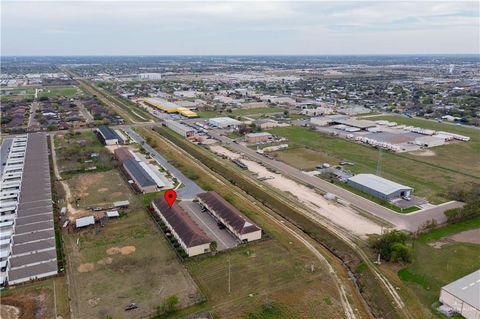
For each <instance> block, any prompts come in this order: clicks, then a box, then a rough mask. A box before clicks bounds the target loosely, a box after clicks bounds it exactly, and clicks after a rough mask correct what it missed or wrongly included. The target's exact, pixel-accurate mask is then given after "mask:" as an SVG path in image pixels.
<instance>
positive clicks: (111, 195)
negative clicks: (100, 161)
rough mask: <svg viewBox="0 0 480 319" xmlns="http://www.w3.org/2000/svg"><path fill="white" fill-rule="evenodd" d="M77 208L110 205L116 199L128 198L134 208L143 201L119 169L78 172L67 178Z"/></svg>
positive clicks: (139, 205) (139, 206)
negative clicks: (131, 188) (129, 185)
mask: <svg viewBox="0 0 480 319" xmlns="http://www.w3.org/2000/svg"><path fill="white" fill-rule="evenodd" d="M67 183H68V185H69V188H70V191H71V193H72V197H73V198H74V199H77V201H76V203H77V204H78V206H77V208H81V209H88V208H91V207H109V206H111V204H112V203H113V202H115V201H121V200H128V201H130V203H131V204H132V207H133V208H138V209H140V208H141V207H142V203H141V202H140V201H139V200H138V198H137V197H138V196H137V195H135V194H134V193H133V192H132V191H131V190H130V189H129V187H128V185H127V183H126V181H125V180H124V178H123V176H122V175H121V173H120V172H119V171H118V170H110V171H107V172H99V173H85V174H78V175H75V176H73V177H72V178H70V179H68V180H67Z"/></svg>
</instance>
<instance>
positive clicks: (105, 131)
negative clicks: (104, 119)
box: [98, 125, 118, 140]
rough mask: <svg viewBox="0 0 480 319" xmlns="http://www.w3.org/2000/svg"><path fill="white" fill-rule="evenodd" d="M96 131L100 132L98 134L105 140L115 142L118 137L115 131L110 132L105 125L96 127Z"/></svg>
mask: <svg viewBox="0 0 480 319" xmlns="http://www.w3.org/2000/svg"><path fill="white" fill-rule="evenodd" d="M98 130H99V131H100V134H102V135H103V138H104V139H105V140H116V139H118V136H117V134H116V133H115V131H114V130H112V129H111V128H109V127H108V126H106V125H100V126H99V127H98Z"/></svg>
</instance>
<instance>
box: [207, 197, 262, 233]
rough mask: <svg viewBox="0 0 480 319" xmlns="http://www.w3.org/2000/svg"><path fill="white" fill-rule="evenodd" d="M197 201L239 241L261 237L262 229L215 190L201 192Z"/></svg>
mask: <svg viewBox="0 0 480 319" xmlns="http://www.w3.org/2000/svg"><path fill="white" fill-rule="evenodd" d="M198 201H199V203H200V204H201V205H202V206H203V207H205V208H207V209H208V210H209V211H210V213H211V214H213V215H214V217H215V218H216V219H217V220H219V221H220V222H222V223H223V224H224V225H225V226H226V227H227V228H228V230H230V232H232V233H233V234H234V235H235V237H237V238H238V239H240V240H241V241H252V240H257V239H260V238H262V229H261V228H260V227H258V226H257V225H255V224H254V223H253V222H252V221H250V220H249V219H248V218H247V217H246V216H245V215H244V214H242V212H240V211H239V210H238V209H237V208H236V207H235V206H233V205H232V204H230V203H229V202H227V201H226V200H225V199H224V198H223V197H222V196H220V195H219V194H217V193H216V192H206V193H201V194H199V195H198Z"/></svg>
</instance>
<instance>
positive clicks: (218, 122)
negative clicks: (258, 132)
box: [208, 117, 242, 128]
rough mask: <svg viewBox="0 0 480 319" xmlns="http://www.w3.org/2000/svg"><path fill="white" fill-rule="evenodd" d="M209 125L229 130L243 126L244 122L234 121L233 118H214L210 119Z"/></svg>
mask: <svg viewBox="0 0 480 319" xmlns="http://www.w3.org/2000/svg"><path fill="white" fill-rule="evenodd" d="M208 124H210V125H212V126H215V127H219V128H228V127H237V126H239V125H240V124H242V122H240V121H237V120H235V119H232V118H231V117H214V118H211V119H208Z"/></svg>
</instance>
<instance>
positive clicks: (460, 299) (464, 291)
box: [439, 269, 480, 319]
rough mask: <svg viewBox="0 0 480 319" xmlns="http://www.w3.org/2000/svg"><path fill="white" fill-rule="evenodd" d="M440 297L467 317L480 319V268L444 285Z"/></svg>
mask: <svg viewBox="0 0 480 319" xmlns="http://www.w3.org/2000/svg"><path fill="white" fill-rule="evenodd" d="M439 299H440V302H441V303H442V304H443V305H444V306H447V307H449V308H451V309H453V310H454V312H456V313H459V314H461V315H462V316H464V317H465V318H466V319H480V269H479V270H477V271H475V272H473V273H471V274H469V275H466V276H465V277H462V278H460V279H458V280H456V281H454V282H452V283H449V284H448V285H446V286H443V287H442V290H441V291H440V298H439Z"/></svg>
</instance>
